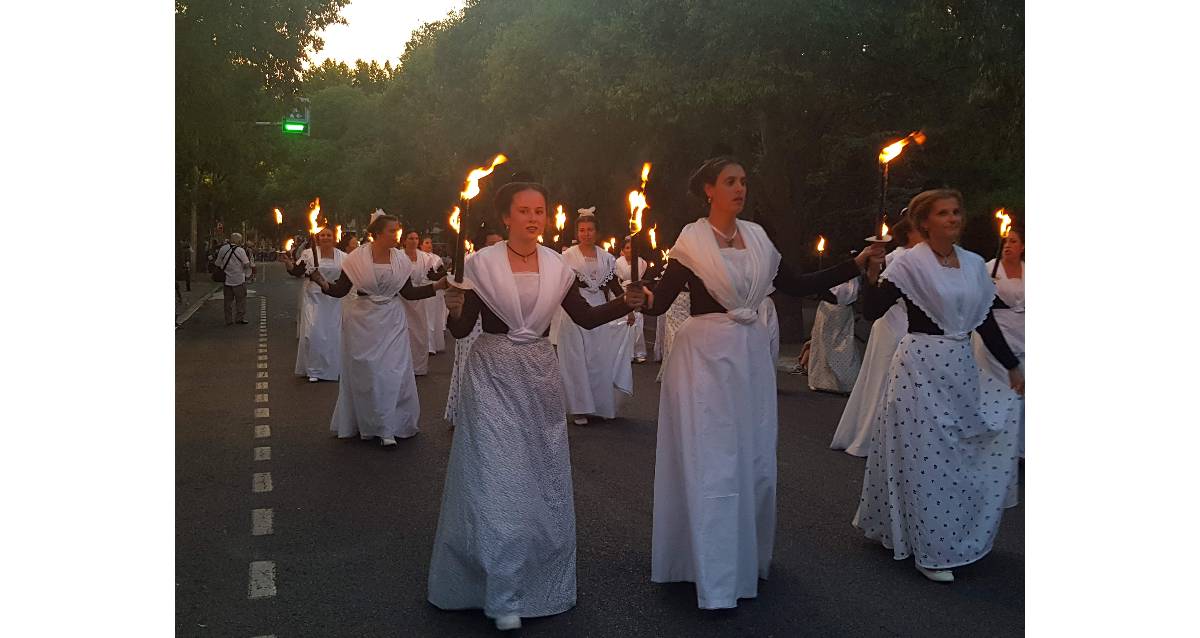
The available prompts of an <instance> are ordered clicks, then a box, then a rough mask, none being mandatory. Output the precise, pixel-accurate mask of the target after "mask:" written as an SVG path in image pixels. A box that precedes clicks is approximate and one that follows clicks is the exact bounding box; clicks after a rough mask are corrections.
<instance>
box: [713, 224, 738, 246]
mask: <svg viewBox="0 0 1200 638" xmlns="http://www.w3.org/2000/svg"><path fill="white" fill-rule="evenodd" d="M709 226H712V224H709ZM712 229H713V232H714V233H716V234H718V235H720V236H721V239H722V240H724V241H725V243H726V244H727V246H726V248H731V247H732V246H733V240H735V239H737V235H738V228H737V222H736V221H735V222H733V234H732V235H726V234H725V233H723V232H721V231H720V230H718V229H717V227H716V226H712Z"/></svg>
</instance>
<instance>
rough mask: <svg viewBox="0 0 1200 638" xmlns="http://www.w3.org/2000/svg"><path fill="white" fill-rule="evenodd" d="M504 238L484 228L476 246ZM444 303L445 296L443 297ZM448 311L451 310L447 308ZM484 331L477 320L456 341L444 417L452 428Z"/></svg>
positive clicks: (486, 244) (487, 244)
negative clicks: (475, 346)
mask: <svg viewBox="0 0 1200 638" xmlns="http://www.w3.org/2000/svg"><path fill="white" fill-rule="evenodd" d="M503 240H504V237H503V236H502V235H501V234H500V233H497V232H495V231H492V230H486V229H485V230H483V231H482V232H480V233H479V234H478V235H477V236H476V238H475V245H476V246H484V247H487V246H494V245H496V244H498V243H500V242H501V241H503ZM474 256H475V253H471V254H469V255H466V257H465V259H471V258H472V257H474ZM443 305H444V298H443ZM447 312H449V311H448V310H447ZM482 332H483V320H482V319H476V320H475V328H474V329H473V330H471V334H468V335H467V336H465V337H463V338H461V339H455V341H454V368H453V369H452V370H451V371H450V391H449V393H447V395H446V412H445V413H444V414H443V415H442V418H443V419H445V420H446V421H448V422H449V423H450V429H451V430H453V429H454V420H455V419H456V418H457V417H458V415H459V413H460V412H461V409H460V407H459V406H460V404H461V403H462V380H463V379H464V378H465V375H466V372H465V368H466V365H467V355H468V354H470V352H471V345H472V344H474V343H475V339H476V338H478V337H479V335H480V334H481V333H482Z"/></svg>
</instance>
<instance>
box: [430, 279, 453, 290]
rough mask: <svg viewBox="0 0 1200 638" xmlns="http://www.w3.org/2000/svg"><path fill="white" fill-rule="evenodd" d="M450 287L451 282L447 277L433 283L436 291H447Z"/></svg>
mask: <svg viewBox="0 0 1200 638" xmlns="http://www.w3.org/2000/svg"><path fill="white" fill-rule="evenodd" d="M449 287H450V282H449V280H447V279H446V278H445V277H442V278H441V279H439V280H437V281H435V282H433V289H434V290H445V289H447V288H449Z"/></svg>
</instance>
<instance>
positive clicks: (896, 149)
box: [879, 131, 925, 164]
mask: <svg viewBox="0 0 1200 638" xmlns="http://www.w3.org/2000/svg"><path fill="white" fill-rule="evenodd" d="M909 142H916V143H917V144H918V145H919V144H924V143H925V134H924V133H922V132H921V131H913V132H912V133H909V134H908V135H906V136H905V137H904V139H902V140H900V141H899V142H894V143H892V144H888V145H887V146H885V147H883V150H882V151H879V163H880V164H887V163H888V162H890V161H892V160H894V159H896V158H897V157H899V156H900V153H903V152H904V147H905V146H908V143H909Z"/></svg>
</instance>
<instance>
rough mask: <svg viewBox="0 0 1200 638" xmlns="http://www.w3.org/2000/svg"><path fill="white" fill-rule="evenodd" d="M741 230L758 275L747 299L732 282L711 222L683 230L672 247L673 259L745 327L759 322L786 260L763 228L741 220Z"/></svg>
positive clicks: (752, 283)
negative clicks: (701, 282)
mask: <svg viewBox="0 0 1200 638" xmlns="http://www.w3.org/2000/svg"><path fill="white" fill-rule="evenodd" d="M737 230H738V233H739V234H741V236H742V239H743V240H744V241H745V242H746V250H747V251H748V252H749V257H750V264H751V272H753V275H754V279H753V281H751V282H750V286H749V291H750V292H749V295H748V296H747V297H746V298H742V297H740V296H738V294H737V289H736V288H735V287H734V285H733V282H732V281H731V280H730V278H729V271H728V269H727V268H726V267H725V260H724V258H722V257H721V250H720V248H718V247H717V240H716V238H714V237H713V231H712V225H710V224H709V223H708V219H706V218H704V217H701V218H700V219H697V220H696V221H694V222H692V223H690V224H688V225H687V226H684V227H683V230H682V231H681V232H680V233H679V239H677V240H676V241H675V245H674V246H673V247H671V259H677V260H679V263H680V264H683V265H684V266H687V268H688V269H689V270H691V271H692V272H693V273H696V276H697V277H699V278H700V279H701V281H703V282H704V287H705V288H707V289H708V292H709V294H711V295H712V297H713V299H716V300H717V303H719V304H721V306H723V307H724V308H725V310H726V314H728V315H729V317H730V318H731V319H733V320H734V321H736V322H738V323H741V324H750V323H754V321H755V320H757V319H758V308H759V306H761V305H762V300H763V299H765V298H766V297H767V295H769V294H771V293H772V292H774V291H775V285H774V281H775V275H776V273H778V272H779V261H780V259H782V257H781V256H780V254H779V251H778V250H776V249H775V245H774V244H772V243H771V240H770V239H768V238H767V233H766V232H765V231H763V229H762V226H759V225H758V224H755V223H754V222H748V221H744V220H741V219H739V220H737Z"/></svg>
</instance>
